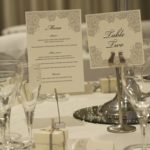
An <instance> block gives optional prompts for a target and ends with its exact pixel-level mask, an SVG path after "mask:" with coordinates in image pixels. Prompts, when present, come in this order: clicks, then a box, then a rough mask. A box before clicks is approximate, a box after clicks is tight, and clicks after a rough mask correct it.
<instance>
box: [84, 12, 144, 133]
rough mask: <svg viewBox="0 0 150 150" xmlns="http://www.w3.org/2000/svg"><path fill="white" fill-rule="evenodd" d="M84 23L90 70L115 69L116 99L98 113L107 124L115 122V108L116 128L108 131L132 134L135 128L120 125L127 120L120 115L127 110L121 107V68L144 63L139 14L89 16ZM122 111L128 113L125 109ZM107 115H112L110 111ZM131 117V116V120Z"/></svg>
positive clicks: (122, 102) (124, 113) (113, 13)
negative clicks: (110, 120)
mask: <svg viewBox="0 0 150 150" xmlns="http://www.w3.org/2000/svg"><path fill="white" fill-rule="evenodd" d="M86 23H87V35H88V44H89V52H90V66H91V68H92V69H94V68H109V67H115V69H116V77H117V96H116V97H115V98H114V99H113V100H112V101H110V102H107V103H106V104H104V105H103V106H102V108H101V113H102V114H103V115H105V119H106V120H109V119H110V118H111V119H113V117H114V119H116V115H117V114H116V110H117V108H118V116H119V118H118V123H119V124H117V125H114V126H110V127H108V128H107V129H108V131H110V132H114V133H124V132H133V131H135V127H134V126H129V125H127V122H126V123H125V122H123V118H126V120H128V119H127V118H128V115H129V114H128V113H127V112H123V107H127V106H122V105H123V104H124V103H126V102H125V98H124V97H123V90H122V81H121V67H122V66H124V65H128V66H134V65H141V64H143V63H144V51H143V39H142V25H141V16H140V11H139V10H129V11H120V12H109V13H101V14H91V15H87V16H86ZM116 98H117V99H116ZM116 100H117V101H116ZM115 103H116V108H114V112H113V114H111V116H110V114H109V113H108V112H109V109H110V108H111V109H113V108H112V107H114V104H115ZM111 106H112V107H111ZM115 109H116V110H115ZM124 109H126V111H128V108H124ZM129 111H132V110H129ZM110 113H112V112H111V111H110ZM134 114H135V113H134V112H133V113H132V116H134ZM113 115H114V116H113ZM124 115H126V116H124ZM112 116H113V117H112ZM134 119H135V117H134Z"/></svg>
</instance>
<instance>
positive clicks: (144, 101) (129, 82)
mask: <svg viewBox="0 0 150 150" xmlns="http://www.w3.org/2000/svg"><path fill="white" fill-rule="evenodd" d="M149 76H150V60H148V61H147V62H146V63H145V64H144V65H142V66H135V67H124V68H122V83H123V89H124V91H125V93H126V95H127V97H128V99H129V101H130V103H131V105H132V106H133V108H134V110H135V112H136V114H137V117H138V119H139V123H140V127H141V133H142V144H136V145H130V146H128V147H126V148H125V150H150V145H148V144H146V142H145V141H146V127H147V122H148V117H149V115H150V114H149V113H150V80H147V79H148V77H149Z"/></svg>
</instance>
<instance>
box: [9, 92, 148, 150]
mask: <svg viewBox="0 0 150 150" xmlns="http://www.w3.org/2000/svg"><path fill="white" fill-rule="evenodd" d="M114 96H115V93H101V92H99V91H98V92H93V93H90V94H86V93H82V94H74V95H68V97H67V98H66V99H64V100H61V99H60V101H59V108H60V115H61V121H63V122H65V125H66V127H65V128H66V130H68V142H67V143H68V146H67V147H69V148H68V150H73V146H72V145H73V143H74V141H78V140H82V139H87V138H88V139H93V140H94V139H95V140H98V141H101V142H103V141H104V142H112V143H113V145H114V148H115V150H123V149H124V148H125V147H127V146H129V145H133V144H139V143H141V142H142V141H141V133H140V126H139V125H134V126H135V127H136V131H135V132H130V133H111V132H108V131H107V127H108V126H110V124H100V123H91V122H86V121H83V120H78V119H75V118H74V117H73V113H74V112H75V111H77V110H80V109H82V108H86V107H91V106H96V105H103V104H104V103H106V102H108V101H110V100H111V99H112V98H113V97H114ZM57 118H58V110H57V104H56V101H55V99H53V98H52V99H50V98H49V97H48V98H45V99H41V100H39V101H38V103H37V105H36V108H35V112H34V123H33V134H34V131H36V130H39V129H40V128H47V127H49V126H50V125H51V120H52V119H56V120H57ZM11 132H17V133H20V134H21V135H22V137H27V136H28V130H27V125H26V120H25V114H24V110H23V108H22V106H21V104H16V105H14V106H13V107H12V112H11ZM146 139H147V142H150V140H149V139H150V126H149V125H148V127H147V137H146Z"/></svg>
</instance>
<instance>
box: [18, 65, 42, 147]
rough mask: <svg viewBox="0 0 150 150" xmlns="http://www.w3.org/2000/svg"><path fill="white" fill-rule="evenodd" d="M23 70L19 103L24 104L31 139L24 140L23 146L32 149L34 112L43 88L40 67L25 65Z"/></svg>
mask: <svg viewBox="0 0 150 150" xmlns="http://www.w3.org/2000/svg"><path fill="white" fill-rule="evenodd" d="M22 68H23V69H22V84H21V90H20V96H19V101H20V102H21V103H22V106H23V109H24V112H25V117H26V123H27V127H28V133H29V138H28V139H25V138H24V139H23V146H24V147H28V146H29V147H30V146H32V145H33V141H32V124H33V118H34V110H35V106H36V103H37V99H38V96H39V93H40V88H41V75H40V67H39V65H37V64H34V65H28V64H23V67H22Z"/></svg>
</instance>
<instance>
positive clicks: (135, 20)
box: [86, 10, 144, 68]
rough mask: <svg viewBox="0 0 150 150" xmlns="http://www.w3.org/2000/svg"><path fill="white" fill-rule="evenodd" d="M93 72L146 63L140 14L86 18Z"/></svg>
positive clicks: (115, 13) (109, 14)
mask: <svg viewBox="0 0 150 150" xmlns="http://www.w3.org/2000/svg"><path fill="white" fill-rule="evenodd" d="M86 23H87V30H88V44H89V50H90V59H91V61H90V64H91V68H105V67H109V66H118V65H120V63H121V64H124V63H126V64H128V65H141V64H143V63H144V52H143V39H142V27H141V17H140V11H139V10H129V11H120V12H110V13H102V14H90V15H87V16H86Z"/></svg>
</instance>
